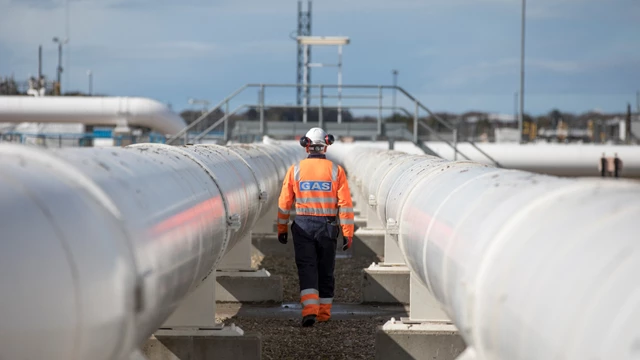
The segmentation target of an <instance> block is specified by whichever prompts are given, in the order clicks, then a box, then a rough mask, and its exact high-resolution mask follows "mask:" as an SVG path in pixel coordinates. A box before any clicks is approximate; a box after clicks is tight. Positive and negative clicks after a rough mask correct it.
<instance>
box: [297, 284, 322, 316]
mask: <svg viewBox="0 0 640 360" xmlns="http://www.w3.org/2000/svg"><path fill="white" fill-rule="evenodd" d="M300 303H301V304H302V316H308V315H318V312H319V310H320V297H319V296H318V290H316V289H304V290H302V291H300Z"/></svg>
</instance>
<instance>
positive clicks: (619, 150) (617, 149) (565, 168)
mask: <svg viewBox="0 0 640 360" xmlns="http://www.w3.org/2000/svg"><path fill="white" fill-rule="evenodd" d="M360 143H362V142H360ZM426 144H427V145H428V146H429V148H430V149H432V150H433V151H435V152H436V153H437V154H438V155H440V156H441V157H442V158H444V159H447V160H454V159H455V156H454V151H453V148H451V146H449V145H447V144H445V143H443V142H435V141H434V142H431V141H430V142H428V143H426ZM476 145H477V147H478V148H479V149H480V150H481V151H479V150H478V149H477V148H475V147H474V146H473V145H471V144H469V143H464V142H463V143H458V150H459V151H460V152H461V153H463V154H465V155H466V156H468V157H469V158H470V160H471V161H474V162H479V163H483V164H488V165H493V162H492V160H491V159H494V160H496V161H497V162H498V163H500V166H501V167H503V168H507V169H517V170H523V171H531V172H536V173H541V174H547V175H555V176H569V177H576V176H599V172H598V165H599V163H600V158H601V157H602V154H603V153H604V154H605V156H607V157H613V156H614V155H615V154H618V157H619V158H620V159H621V160H622V161H623V168H622V171H621V173H620V174H621V176H622V177H625V178H640V146H633V145H600V144H546V143H536V144H523V145H520V144H514V143H478V144H476ZM366 146H371V147H375V148H381V149H387V148H388V147H389V142H388V141H378V142H367V145H366ZM394 146H395V149H396V150H400V151H405V152H409V153H412V154H416V153H424V152H423V151H422V150H420V149H419V148H418V147H417V146H415V144H413V143H411V142H401V141H397V142H395V144H394ZM483 153H486V154H487V155H489V156H490V157H491V159H489V158H488V157H487V156H486V155H484V154H483ZM460 158H461V156H460V155H458V159H460Z"/></svg>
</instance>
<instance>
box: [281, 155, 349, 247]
mask: <svg viewBox="0 0 640 360" xmlns="http://www.w3.org/2000/svg"><path fill="white" fill-rule="evenodd" d="M294 201H295V203H296V215H310V216H337V217H338V218H339V221H340V226H341V227H342V235H343V236H344V237H345V238H347V237H353V225H354V222H353V203H352V202H351V193H350V191H349V184H348V183H347V177H346V175H345V173H344V169H342V167H341V166H339V165H337V164H334V163H333V162H331V161H330V160H327V159H323V158H308V159H305V160H302V161H301V162H300V163H298V164H296V165H293V166H291V167H290V168H289V171H287V175H286V176H285V178H284V182H283V184H282V192H281V193H280V199H279V200H278V233H279V234H282V233H286V232H287V224H288V223H289V210H290V209H291V207H292V205H293V202H294Z"/></svg>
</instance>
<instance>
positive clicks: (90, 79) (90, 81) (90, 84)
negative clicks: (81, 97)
mask: <svg viewBox="0 0 640 360" xmlns="http://www.w3.org/2000/svg"><path fill="white" fill-rule="evenodd" d="M87 77H89V96H93V73H92V72H91V70H87Z"/></svg>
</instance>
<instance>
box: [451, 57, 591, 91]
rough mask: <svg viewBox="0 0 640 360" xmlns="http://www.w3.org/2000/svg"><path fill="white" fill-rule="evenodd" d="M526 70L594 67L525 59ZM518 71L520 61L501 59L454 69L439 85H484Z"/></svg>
mask: <svg viewBox="0 0 640 360" xmlns="http://www.w3.org/2000/svg"><path fill="white" fill-rule="evenodd" d="M525 67H526V69H527V70H529V71H530V70H532V69H534V70H535V69H537V70H543V71H548V72H553V73H556V74H565V75H566V74H576V73H580V72H584V71H588V70H589V69H591V68H593V67H594V64H587V63H579V62H576V61H568V60H554V59H535V58H534V59H525ZM519 71H520V59H518V58H503V59H499V60H496V61H491V62H480V63H477V64H473V65H466V66H462V67H459V68H457V69H454V70H452V71H451V72H450V74H451V75H448V76H445V77H444V78H441V80H440V82H441V85H443V86H445V87H448V88H457V87H461V86H465V85H469V84H474V83H484V82H486V81H489V80H491V79H494V78H496V77H500V76H504V75H515V74H517V73H518V72H519Z"/></svg>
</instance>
